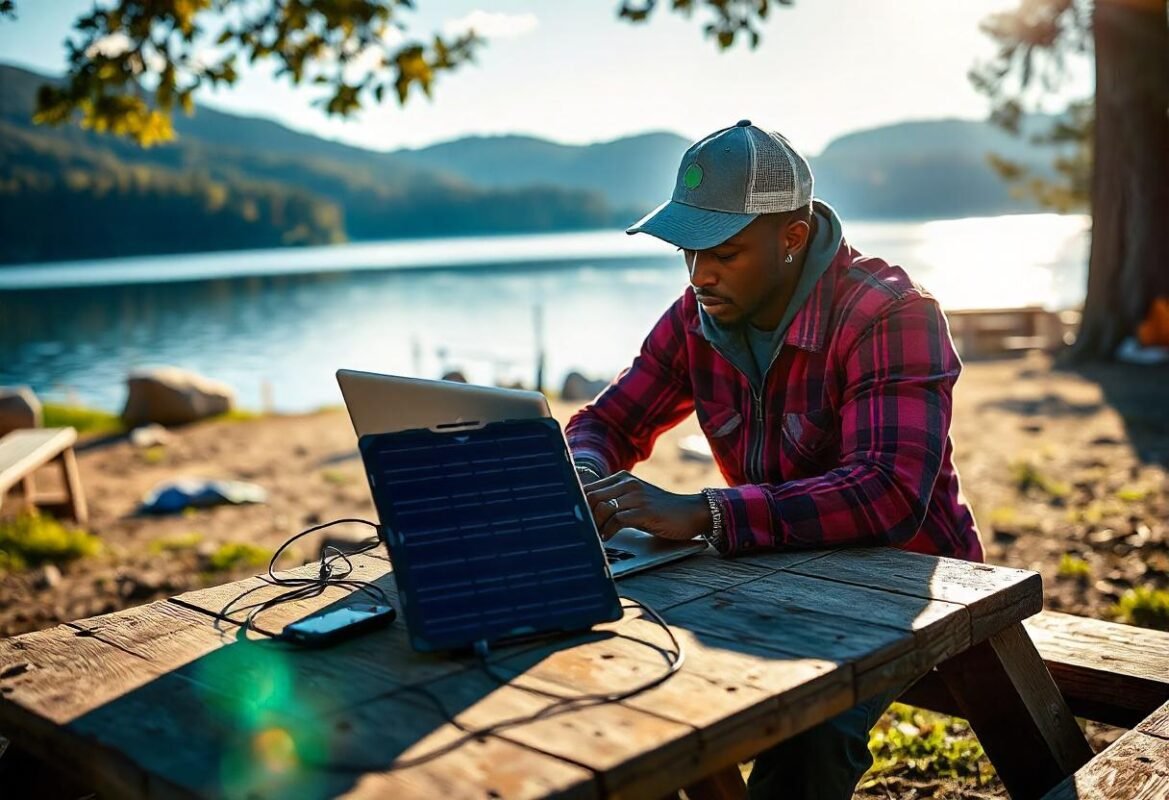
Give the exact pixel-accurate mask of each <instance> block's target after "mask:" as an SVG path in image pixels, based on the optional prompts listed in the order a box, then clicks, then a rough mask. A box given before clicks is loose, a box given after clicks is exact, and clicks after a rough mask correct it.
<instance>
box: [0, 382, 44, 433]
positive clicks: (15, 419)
mask: <svg viewBox="0 0 1169 800" xmlns="http://www.w3.org/2000/svg"><path fill="white" fill-rule="evenodd" d="M43 421H44V414H43V411H42V409H41V401H40V400H38V399H37V396H36V394H35V393H34V392H33V390H32V389H30V388H29V387H27V386H7V387H5V386H0V436H3V435H4V434H6V433H8V432H9V431H14V430H16V429H17V428H39V427H40V426H41V425H42V423H43Z"/></svg>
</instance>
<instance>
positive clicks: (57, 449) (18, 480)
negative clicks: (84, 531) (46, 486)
mask: <svg viewBox="0 0 1169 800" xmlns="http://www.w3.org/2000/svg"><path fill="white" fill-rule="evenodd" d="M76 442H77V431H76V430H74V429H73V428H21V429H20V430H15V431H11V432H9V433H6V434H5V435H4V436H3V437H0V506H2V505H3V503H4V497H5V495H7V494H8V492H9V490H10V489H12V487H14V486H16V485H17V484H20V486H21V490H22V492H23V495H24V503H25V506H26V507H28V508H49V509H53V510H64V511H66V512H67V513H68V514H69V515H70V516H72V517H73V519H75V520H76V521H77V523H78V524H79V525H84V524H86V522H87V521H88V516H89V515H88V511H87V509H86V506H85V493H84V492H83V491H82V489H81V475H80V474H79V473H78V471H77V457H76V456H75V455H74V453H73V445H74V444H75V443H76ZM54 461H55V462H57V463H59V464H60V465H61V478H62V480H63V483H64V493H63V494H61V495H56V494H54V495H46V494H43V493H38V492H37V488H36V481H35V478H34V476H35V473H36V471H37V470H38V469H40V468H41V467H43V466H45V465H46V464H49V463H50V462H54Z"/></svg>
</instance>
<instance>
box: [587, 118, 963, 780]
mask: <svg viewBox="0 0 1169 800" xmlns="http://www.w3.org/2000/svg"><path fill="white" fill-rule="evenodd" d="M812 187H813V180H812V173H811V169H810V168H809V166H808V162H807V161H806V160H805V159H804V157H803V156H801V155H800V154H799V153H798V152H797V151H796V150H795V148H793V147H792V145H791V144H790V143H789V142H788V141H787V139H785V138H784V137H783V136H781V135H780V134H778V133H774V132H766V131H763V130H760V129H759V128H757V127H755V126H754V125H752V124H751V123H750V121H749V120H743V121H741V122H739V123H738V124H737V125H735V126H734V127H731V128H725V129H723V130H720V131H717V132H715V133H713V134H711V135H710V136H708V137H706V138H705V139H702V140H701V141H699V142H697V143H696V144H694V145H693V146H692V147H691V148H690V149H689V150H688V151H687V152H686V154H685V155H684V156H683V157H682V163H681V166H680V167H679V169H678V178H677V183H676V185H675V188H674V194H673V199H671V200H670V201H668V202H666V203H664V204H662V205H661V206H660V207H658V208H657V209H656V210H655V211H653V212H651V213H650V214H648V215H647V216H646V217H645V218H644V219H642V220H641V221H640V222H638V223H637V224H636V225H634V226H633V227H632V228H630V229H629V230H628V231H627V232H628V233H648V234H650V235H651V236H656V237H658V238H659V239H663V240H665V241H667V242H669V243H671V244H673V245H675V246H677V247H678V249H679V250H681V251H682V252H683V253H684V255H685V260H686V266H687V268H688V270H689V274H690V288H689V289H687V290H686V291H685V292H684V293H683V294H682V296H681V297H680V298H679V299H678V300H677V301H676V302H675V303H674V304H673V306H671V308H670V309H669V310H668V311H666V313H665V314H664V315H663V316H662V318H661V319H660V320H659V321H658V323H657V324H656V325H655V326H654V328H653V330H652V331H651V332H650V334H649V336H648V337H647V338H646V340H645V343H644V345H643V346H642V349H641V353H640V355H638V357H637V358H636V359H635V360H634V362H633V365H632V366H631V367H630V368H629V369H628V370H626V371H625V372H623V373H622V374H621V375H620V376H619V377H618V378H617V379H616V380H615V381H614V382H613V383H612V384H611V385H610V386H609V387H608V388H607V389H605V391H603V392H602V393H601V394H600V395H599V396H598V397H597V398H596V400H594V401H593V403H591V404H590V405H588V406H586V407H585V408H584V409H583V410H581V411H580V412H579V413H578V414H577V415H576V416H574V417H573V418H572V420H571V421H570V422H569V424H568V428H567V436H568V442H569V445H570V447H571V448H572V452H573V457H574V460H575V462H576V464H577V468H578V470H579V471H580V473H581V476H582V480H583V481H584V482H585V484H586V491H587V494H588V498H589V503H590V505H591V506H592V508H593V514H594V516H595V517H596V522H597V527H598V529H599V530H600V531H601V535H602V536H603V537H604V538H608V537H610V536H612V535H613V534H614V533H616V532H617V530H618V529H620V528H622V527H627V526H632V527H636V528H641V529H642V530H646V531H649V532H651V533H653V534H655V535H657V536H662V537H666V538H676V539H689V538H692V537H695V536H703V537H705V538H706V539H707V541H709V542H710V544H711V545H712V546H713V547H715V548H716V549H717V550H718V551H719V553H721V554H723V555H739V554H743V553H750V552H753V551H756V550H763V549H770V548H815V547H833V546H840V545H887V546H891V547H899V548H903V549H905V550H913V551H916V552H921V553H931V554H937V555H945V556H953V557H957V558H965V559H970V560H974V561H981V560H982V546H981V543H980V541H979V535H978V531H977V528H976V527H975V523H974V518H973V516H972V515H971V513H970V510H969V508H968V507H967V505H966V502H965V500H964V499H963V497H962V492H961V489H960V488H959V484H958V473H957V471H956V470H955V468H954V464H953V460H952V444H951V441H950V436H949V430H950V414H951V407H952V406H951V401H952V391H953V387H954V383H955V381H956V380H957V378H958V373H959V371H960V364H959V361H958V357H957V355H956V354H955V352H954V347H953V343H952V342H951V340H950V335H949V331H948V329H947V326H946V321H945V318H944V317H943V315H942V312H941V309H940V308H939V307H938V304H937V302H936V301H935V300H934V299H933V298H932V297H931V296H930V295H928V294H926V293H925V292H924V291H923V290H922V289H921V288H919V287H918V286H916V285H915V284H913V283H912V282H911V281H910V279H909V278H908V276H907V275H906V274H905V272H904V271H903V270H902V269H901V268H900V267H896V266H891V265H889V264H887V263H885V262H884V261H881V260H880V259H877V258H872V257H868V256H864V255H862V254H861V253H859V252H857V251H856V250H855V249H854V248H852V247H851V246H850V245H849V244H848V243H847V242H845V240H844V237H843V235H842V232H841V222H840V219H839V218H838V217H837V215H836V213H835V212H834V211H833V210H832V209H831V208H830V207H829V206H828V205H826V204H825V203H822V202H820V201H819V200H813V197H812ZM691 411H694V412H696V414H697V416H698V421H699V424H700V425H701V426H702V430H703V432H704V433H705V434H706V438H707V440H708V441H709V442H710V447H711V451H712V452H713V454H714V458H715V462H716V463H717V464H718V467H719V470H720V471H721V472H722V474H723V477H724V478H725V479H726V482H727V485H728V487H729V488H725V489H704V490H703V491H702V492H699V493H696V494H674V493H672V492H668V491H666V490H664V489H661V488H659V487H656V486H653V485H651V484H648V483H646V482H645V481H643V480H640V479H639V478H637V477H635V476H633V475H630V474H629V473H628V472H627V470H629V469H630V468H631V467H633V465H634V464H636V463H638V462H639V461H642V460H644V459H646V458H647V457H649V454H650V451H651V450H652V448H653V444H654V441H655V439H657V437H658V435H659V434H661V433H662V432H663V431H665V430H666V429H668V428H670V427H672V426H674V425H676V424H677V423H679V422H680V421H682V420H683V419H684V418H685V417H686V416H688V415H689V414H690V412H691ZM894 698H895V694H889V695H885V696H880V697H876V698H872V699H870V700H869V701H867V702H865V703H862V704H861V705H859V706H857V707H856V708H854V709H852V710H850V711H848V712H845V713H844V714H841V715H840V716H839V717H837V718H835V719H833V720H830V721H829V722H827V723H824V724H823V725H820V726H819V727H817V728H814V729H812V730H809V731H807V732H805V733H804V734H801V735H799V736H797V737H795V738H793V739H790V740H788V741H787V742H784V743H781V744H780V745H778V746H776V747H774V748H772V749H771V750H769V751H767V752H766V753H764V754H762V755H760V756H759V757H758V758H757V759H756V762H755V767H754V769H753V771H752V773H751V778H750V781H749V789H750V794H751V796H752V797H779V796H780V795H781V794H782V796H783V797H804V798H849V797H852V793H853V790H854V788H855V786H856V783H857V781H858V780H859V778H860V777H861V775H862V774H863V773H864V772H865V770H867V769H868V767H869V766H870V765H871V763H872V761H871V758H870V756H869V752H868V747H867V744H868V731H869V729H870V728H871V727H872V726H873V724H875V722H876V720H877V718H878V717H879V716H880V715H881V713H882V712H883V711H884V709H885V708H886V707H887V706H888V705H889V703H890V702H892V700H893V699H894Z"/></svg>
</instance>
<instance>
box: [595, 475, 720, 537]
mask: <svg viewBox="0 0 1169 800" xmlns="http://www.w3.org/2000/svg"><path fill="white" fill-rule="evenodd" d="M584 489H585V496H586V497H587V498H588V501H589V507H590V508H591V509H592V510H593V519H595V520H596V522H597V530H598V531H600V532H601V538H602V539H604V540H605V541H608V540H609V539H611V538H613V535H614V534H616V533H617V531H619V530H620V529H622V528H638V529H640V530H643V531H645V532H646V533H652V534H653V535H654V536H660V537H661V538H663V539H677V540H685V539H693V538H694V537H695V536H700V535H701V534H703V533H705V532H706V531H708V530H710V525H711V519H710V506H709V505H708V504H707V502H706V497H705V496H704V495H703V494H702V493H701V492H699V493H698V494H674V493H673V492H667V491H666V490H665V489H659V488H658V487H657V486H654V485H653V484H651V483H646V482H645V481H643V480H641V479H640V478H636V477H634V476H633V475H630V474H629V473H628V472H616V473H614V474H612V475H610V476H609V477H607V478H602V479H601V480H599V481H596V482H595V483H590V484H588V485H586V486H585V487H584Z"/></svg>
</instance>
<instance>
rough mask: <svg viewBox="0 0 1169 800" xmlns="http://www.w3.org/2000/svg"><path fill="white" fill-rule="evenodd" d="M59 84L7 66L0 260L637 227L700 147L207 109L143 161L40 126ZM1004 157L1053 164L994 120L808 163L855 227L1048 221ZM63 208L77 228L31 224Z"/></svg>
mask: <svg viewBox="0 0 1169 800" xmlns="http://www.w3.org/2000/svg"><path fill="white" fill-rule="evenodd" d="M51 80H53V79H52V78H51V77H49V76H44V75H40V74H38V73H35V72H32V71H30V70H27V69H23V68H20V67H13V66H5V65H3V64H0V126H4V129H5V130H7V131H8V134H7V135H6V136H5V137H4V139H5V141H4V142H2V143H0V217H3V219H0V263H4V262H8V263H11V262H13V261H38V260H48V259H57V258H87V257H102V256H108V255H129V254H134V253H145V252H168V250H166V249H165V248H166V246H167V242H168V241H172V240H173V246H174V247H175V248H177V249H178V250H186V249H187V248H189V247H193V246H195V247H198V248H201V249H225V248H242V247H253V246H275V245H279V244H321V243H328V242H334V241H343V240H347V239H348V240H363V239H385V238H400V237H415V236H442V235H460V234H475V233H492V232H499V233H503V232H516V233H518V232H537V231H554V230H580V229H587V228H598V227H615V226H623V225H625V224H628V223H629V222H631V221H632V220H634V219H636V218H637V217H639V216H640V215H641V214H642V213H644V212H645V211H647V210H649V209H650V208H652V207H654V206H656V205H657V204H659V203H660V202H661V201H662V200H665V199H667V198H668V197H669V195H670V192H671V191H672V188H673V183H674V179H675V175H676V171H677V165H678V162H679V160H680V158H681V156H682V154H683V153H684V152H685V150H686V148H687V147H688V146H689V142H688V141H687V140H686V139H684V138H683V137H681V136H678V135H677V134H673V133H670V132H668V131H660V130H659V131H647V132H644V133H639V134H634V135H631V136H626V137H619V138H617V139H612V140H609V141H604V142H596V143H592V144H587V145H575V144H565V143H560V142H553V141H549V140H546V139H541V138H539V137H535V136H530V135H524V134H502V135H478V136H465V137H458V138H455V139H452V140H448V141H445V142H438V143H435V144H432V145H428V146H426V147H419V148H400V149H397V150H391V151H375V150H367V149H364V148H360V147H355V146H353V145H349V144H345V143H341V142H335V141H332V140H328V139H322V138H319V137H316V136H313V135H312V134H310V133H305V132H302V131H296V130H292V129H290V128H288V127H286V126H284V125H282V124H281V123H279V122H276V121H274V120H269V119H264V118H261V117H247V116H239V115H235V114H231V113H228V112H225V111H220V110H216V109H213V108H206V107H202V106H201V107H200V108H199V110H198V113H197V114H196V115H195V116H194V117H186V116H184V115H181V114H180V115H177V116H176V118H175V127H176V131H177V132H178V134H179V138H178V140H177V141H176V142H173V143H168V144H165V145H163V146H159V147H155V148H151V149H147V150H143V149H140V148H138V147H137V146H136V145H134V144H133V143H131V142H128V141H125V140H120V139H115V138H112V137H103V136H98V135H95V134H93V133H90V132H88V131H84V130H81V129H79V128H76V127H62V128H46V127H41V126H35V125H33V124H32V123H31V110H32V105H33V102H34V99H35V92H36V87H37V86H39V85H40V84H41V83H44V82H45V81H51ZM1035 124H1038V122H1036V123H1035ZM18 134H19V135H18ZM989 152H998V153H1001V154H1002V155H1005V156H1007V157H1009V158H1013V159H1014V160H1017V161H1022V162H1023V163H1024V164H1026V165H1027V166H1029V167H1030V168H1032V169H1034V170H1036V171H1038V172H1040V173H1043V172H1044V171H1045V170H1047V168H1048V163H1049V161H1050V158H1051V153H1050V152H1049V151H1044V150H1042V149H1041V148H1038V147H1036V146H1034V145H1031V144H1030V143H1029V142H1027V140H1026V139H1025V138H1012V137H1010V136H1009V135H1008V134H1006V133H1004V132H1002V131H1000V130H998V129H996V128H994V127H993V126H991V125H990V124H989V123H985V122H976V121H970V120H960V119H942V120H907V121H904V122H900V123H895V124H892V125H886V126H877V127H874V128H870V129H866V130H862V131H855V132H852V133H849V134H845V135H843V136H841V137H838V138H836V139H834V140H833V141H832V142H830V143H829V144H828V146H826V147H825V148H824V150H823V152H821V153H820V154H819V155H816V156H813V157H812V158H811V159H810V161H811V163H812V168H813V173H814V175H815V177H816V193H817V196H820V197H823V198H824V199H826V200H827V201H828V202H830V203H831V204H832V205H833V206H835V207H836V208H837V210H838V211H840V213H841V214H842V215H843V216H845V217H846V218H854V219H855V218H936V217H943V216H971V215H982V214H996V213H1010V212H1015V211H1029V210H1034V209H1035V205H1034V204H1033V203H1032V202H1031V201H1028V200H1025V199H1021V198H1017V197H1014V196H1012V195H1011V193H1010V191H1009V187H1008V186H1007V185H1006V184H1005V183H1004V182H1003V181H1002V180H1001V179H1000V178H999V177H998V175H997V174H995V173H994V172H993V170H991V168H990V167H989V165H988V163H987V158H986V155H987V154H988V153H989ZM143 195H149V196H150V197H151V198H153V199H152V202H153V203H154V204H155V205H156V206H157V213H151V208H152V206H151V204H150V203H145V204H144V203H142V202H141V200H140V198H141V197H142V196H143ZM180 198H181V199H180ZM282 198H283V199H282ZM58 207H68V208H70V209H71V215H70V216H69V217H68V218H65V217H62V216H61V215H60V214H55V215H53V216H52V218H51V219H42V218H38V217H35V216H33V212H32V209H34V208H37V209H42V211H40V212H38V213H42V214H44V213H47V212H46V211H45V209H50V210H51V209H53V208H58ZM131 209H132V210H133V213H134V214H136V215H141V214H143V213H146V214H147V216H148V217H149V218H151V219H155V218H162V217H165V216H166V215H173V214H180V215H183V216H182V217H181V220H180V222H181V221H183V220H185V221H186V222H187V223H188V224H189V225H190V226H191V227H194V228H197V229H199V230H200V231H201V235H200V236H194V237H192V236H189V235H187V234H186V233H185V232H184V231H183V229H182V227H181V224H180V223H175V222H168V223H167V224H166V225H163V226H162V228H160V230H166V231H169V232H170V233H169V234H168V235H169V236H170V238H169V239H168V237H167V236H163V235H153V236H148V237H147V236H143V235H140V234H136V233H135V229H136V228H141V227H142V225H141V223H142V220H141V219H140V218H133V219H129V220H127V219H126V215H127V214H129V213H130V212H131ZM168 219H169V217H168ZM5 220H6V221H5ZM95 231H98V232H100V233H101V235H100V236H98V237H97V238H96V239H95V235H96V234H95ZM99 240H100V241H99ZM5 242H7V244H5ZM159 248H163V249H162V250H160V249H159Z"/></svg>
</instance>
